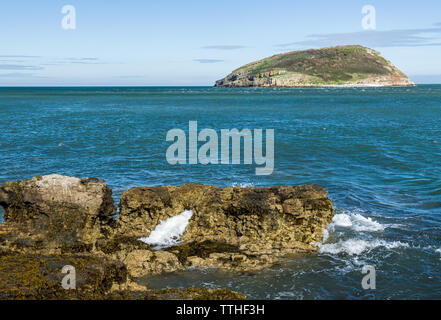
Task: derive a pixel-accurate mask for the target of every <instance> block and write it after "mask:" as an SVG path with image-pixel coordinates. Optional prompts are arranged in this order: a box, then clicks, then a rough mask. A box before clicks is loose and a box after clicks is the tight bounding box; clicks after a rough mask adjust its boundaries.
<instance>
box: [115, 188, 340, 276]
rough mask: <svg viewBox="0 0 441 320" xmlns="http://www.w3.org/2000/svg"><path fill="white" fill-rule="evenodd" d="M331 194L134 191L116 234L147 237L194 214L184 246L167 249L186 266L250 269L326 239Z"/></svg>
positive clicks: (236, 190)
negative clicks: (163, 224) (189, 212)
mask: <svg viewBox="0 0 441 320" xmlns="http://www.w3.org/2000/svg"><path fill="white" fill-rule="evenodd" d="M326 195H327V191H326V190H325V189H323V188H322V187H319V186H298V187H293V186H278V187H266V188H238V187H237V188H217V187H214V186H205V185H197V184H195V185H183V186H181V187H173V186H166V187H155V188H149V187H141V188H133V189H130V190H128V191H126V192H124V193H123V195H122V197H121V202H120V214H119V216H118V219H117V223H116V231H115V232H116V234H124V235H126V236H131V237H134V238H140V237H147V236H148V235H149V234H150V232H151V231H152V230H154V229H155V227H156V226H157V225H158V224H159V223H160V222H161V221H164V220H166V219H168V218H170V217H173V216H176V215H178V214H180V213H182V212H183V211H184V210H193V212H194V213H193V216H192V218H191V219H190V222H189V224H188V226H187V229H186V231H185V233H184V235H183V237H182V240H183V244H181V245H178V246H175V247H173V248H169V249H167V251H170V252H172V253H174V254H175V255H176V256H177V257H178V259H179V261H180V262H181V263H182V264H183V265H190V264H193V265H194V264H195V263H197V264H198V265H200V264H201V260H198V259H195V258H194V257H199V258H202V259H203V261H205V262H206V265H207V266H215V267H225V268H237V269H240V270H247V269H249V268H251V267H252V268H256V267H259V266H261V267H263V266H267V265H268V264H270V263H272V262H274V261H275V260H277V259H271V258H270V259H268V257H269V256H272V257H278V256H279V257H280V256H284V255H287V254H295V253H299V252H312V251H314V250H315V249H316V248H315V247H314V246H312V245H310V243H311V242H315V241H321V240H322V236H323V230H324V229H325V228H326V226H327V224H328V223H329V222H331V220H332V217H333V207H332V203H331V201H330V200H329V199H328V198H327V197H326ZM214 253H220V254H221V255H218V256H216V255H213V254H214ZM232 254H234V257H237V256H239V257H240V256H243V255H245V257H246V259H242V260H241V261H239V260H238V259H237V258H232V257H233V256H232ZM262 255H264V256H265V258H264V259H262V258H261V256H262ZM188 257H193V258H191V260H190V261H187V258H188ZM196 261H198V262H196Z"/></svg>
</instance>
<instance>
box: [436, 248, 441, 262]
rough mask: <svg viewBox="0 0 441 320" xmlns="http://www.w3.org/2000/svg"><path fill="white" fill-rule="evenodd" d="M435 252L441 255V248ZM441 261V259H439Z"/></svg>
mask: <svg viewBox="0 0 441 320" xmlns="http://www.w3.org/2000/svg"><path fill="white" fill-rule="evenodd" d="M435 252H438V253H439V254H440V255H441V248H440V249H436V250H435ZM439 259H440V260H441V258H439Z"/></svg>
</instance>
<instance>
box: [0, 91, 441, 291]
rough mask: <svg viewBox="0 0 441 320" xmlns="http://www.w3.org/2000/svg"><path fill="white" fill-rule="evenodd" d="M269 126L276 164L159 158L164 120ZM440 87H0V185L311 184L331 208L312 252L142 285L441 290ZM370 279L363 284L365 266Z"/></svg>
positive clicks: (172, 124)
mask: <svg viewBox="0 0 441 320" xmlns="http://www.w3.org/2000/svg"><path fill="white" fill-rule="evenodd" d="M191 120H194V121H197V122H198V127H199V129H200V130H201V129H204V128H211V129H215V130H216V131H220V130H221V129H232V128H237V129H239V130H240V129H244V128H248V129H258V128H262V129H274V132H275V146H274V147H275V169H274V172H273V174H272V175H269V176H257V175H256V174H255V166H253V165H244V164H240V165H207V166H204V165H200V164H198V165H175V166H172V165H170V164H168V162H167V160H166V150H167V148H168V147H169V145H170V144H171V142H167V141H166V134H167V132H168V131H169V130H170V129H173V128H180V129H182V130H184V131H185V132H188V123H189V121H191ZM440 161H441V86H440V85H420V86H417V87H414V88H366V89H362V88H348V89H214V88H209V87H118V88H116V87H103V88H101V87H84V88H83V87H77V88H0V184H2V183H4V182H6V181H10V180H21V179H25V178H30V177H32V176H35V175H44V174H51V173H58V174H63V175H69V176H77V177H98V178H102V179H104V180H105V181H106V182H107V183H108V184H109V186H110V187H111V188H112V189H113V192H114V198H115V202H116V203H117V202H118V198H119V196H120V195H121V193H122V191H124V190H126V189H129V188H131V187H135V186H159V185H181V184H184V183H204V184H212V185H217V186H221V187H224V186H256V187H260V186H270V185H300V184H318V185H321V186H323V187H325V188H326V189H328V190H329V197H330V198H331V200H332V201H333V204H334V206H335V210H336V215H335V218H334V221H333V223H332V224H331V225H330V226H329V227H328V229H327V232H326V233H327V239H326V240H325V241H324V242H323V243H320V244H318V246H319V252H318V253H317V254H312V255H305V256H300V257H297V258H296V259H291V260H287V261H284V262H282V263H280V264H277V265H275V266H273V267H272V268H270V269H267V270H263V271H259V272H252V273H242V274H234V273H228V272H221V271H216V270H210V269H204V270H200V269H192V270H187V271H184V272H179V273H174V274H170V275H163V276H155V277H149V278H147V279H143V281H144V282H145V283H146V284H147V285H148V286H149V287H150V288H165V287H170V288H171V287H188V286H194V287H201V286H203V287H213V288H214V287H229V288H231V289H233V290H237V291H240V292H243V293H245V294H247V295H248V297H249V298H258V299H406V298H412V299H435V298H438V299H439V298H441V165H440ZM366 265H371V266H373V267H375V270H376V289H375V290H365V289H363V288H362V284H361V282H362V279H363V277H364V276H365V274H363V273H362V268H363V266H366Z"/></svg>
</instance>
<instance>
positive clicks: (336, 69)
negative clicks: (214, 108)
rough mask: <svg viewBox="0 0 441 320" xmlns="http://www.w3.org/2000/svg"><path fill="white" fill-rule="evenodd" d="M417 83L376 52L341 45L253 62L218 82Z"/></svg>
mask: <svg viewBox="0 0 441 320" xmlns="http://www.w3.org/2000/svg"><path fill="white" fill-rule="evenodd" d="M414 85H415V84H414V83H413V82H412V81H411V80H410V79H409V78H408V77H407V76H406V75H405V74H404V73H403V72H401V71H400V70H398V69H397V68H396V67H395V66H394V65H393V64H392V63H391V62H389V61H387V60H386V59H384V58H383V57H382V56H381V54H380V53H379V52H377V51H375V50H372V49H369V48H365V47H362V46H356V45H354V46H338V47H331V48H323V49H318V50H313V49H310V50H304V51H293V52H288V53H283V54H278V55H275V56H272V57H269V58H265V59H262V60H259V61H256V62H252V63H250V64H247V65H245V66H242V67H240V68H238V69H236V70H234V71H233V72H232V73H231V74H229V75H228V76H226V77H225V78H223V79H221V80H218V81H216V84H215V87H217V88H235V87H256V88H259V87H261V88H267V87H269V88H293V87H294V88H295V87H388V86H414Z"/></svg>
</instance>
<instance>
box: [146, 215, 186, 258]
mask: <svg viewBox="0 0 441 320" xmlns="http://www.w3.org/2000/svg"><path fill="white" fill-rule="evenodd" d="M192 215H193V210H185V211H184V212H182V213H180V214H179V215H177V216H174V217H171V218H169V219H167V220H165V221H162V222H161V223H160V224H158V225H157V226H156V228H155V230H153V231H152V232H151V233H150V235H149V236H148V237H144V238H140V239H139V240H141V241H142V242H145V243H147V244H150V245H153V246H155V248H157V249H162V248H167V247H171V246H174V245H176V244H178V243H179V241H180V240H181V236H182V234H183V233H184V232H185V229H186V228H187V225H188V222H189V221H190V219H191V217H192Z"/></svg>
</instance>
